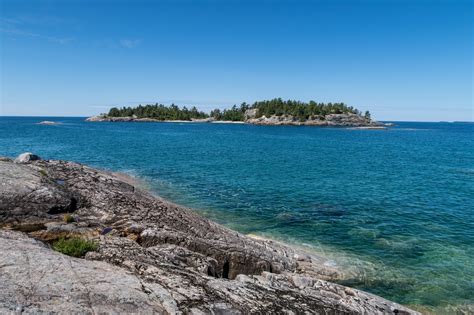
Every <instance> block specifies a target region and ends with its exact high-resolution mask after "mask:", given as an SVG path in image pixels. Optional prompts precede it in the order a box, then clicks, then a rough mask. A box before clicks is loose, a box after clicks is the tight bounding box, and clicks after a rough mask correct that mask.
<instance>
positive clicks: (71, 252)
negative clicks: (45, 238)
mask: <svg viewBox="0 0 474 315" xmlns="http://www.w3.org/2000/svg"><path fill="white" fill-rule="evenodd" d="M97 248H98V245H97V244H96V243H95V242H93V241H89V240H85V239H83V238H80V237H71V238H60V239H59V240H57V241H56V242H54V243H53V249H54V250H55V251H58V252H60V253H63V254H65V255H68V256H72V257H84V255H85V254H86V253H87V252H92V251H96V250H97Z"/></svg>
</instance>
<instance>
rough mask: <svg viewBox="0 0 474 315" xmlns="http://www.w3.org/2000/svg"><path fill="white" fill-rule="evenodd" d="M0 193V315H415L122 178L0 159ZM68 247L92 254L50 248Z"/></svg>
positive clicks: (313, 261)
mask: <svg viewBox="0 0 474 315" xmlns="http://www.w3.org/2000/svg"><path fill="white" fill-rule="evenodd" d="M0 183H1V186H0V226H1V229H0V251H1V252H2V254H3V255H0V268H1V272H0V292H2V293H0V313H11V312H25V313H39V312H42V313H89V314H96V313H158V314H249V313H260V314H262V313H266V314H267V313H272V314H294V313H297V314H301V313H311V314H418V313H416V312H415V311H412V310H410V309H408V308H406V307H404V306H401V305H399V304H396V303H393V302H390V301H388V300H385V299H383V298H381V297H378V296H375V295H373V294H369V293H365V292H362V291H359V290H355V289H351V288H348V287H344V286H341V285H338V284H334V283H331V282H329V281H328V280H331V279H335V278H337V276H338V275H337V272H336V271H334V270H332V269H329V268H327V267H325V266H324V265H323V264H321V262H320V261H319V260H318V259H317V257H314V256H312V255H310V254H308V253H304V252H301V251H298V250H296V249H294V248H291V247H288V246H286V245H283V244H280V243H278V242H273V241H270V240H264V239H254V238H250V237H247V236H245V235H242V234H240V233H237V232H235V231H231V230H229V229H226V228H224V227H222V226H220V225H218V224H216V223H214V222H211V221H209V220H207V219H205V218H202V217H200V216H199V215H197V214H196V213H195V212H193V211H191V210H190V209H186V208H184V207H181V206H178V205H175V204H173V203H170V202H168V201H166V200H163V199H161V198H159V197H156V196H154V195H151V194H150V193H148V192H147V191H145V190H143V189H141V188H139V187H138V186H137V185H135V184H134V183H133V181H130V180H126V179H124V178H123V177H122V176H117V175H115V174H112V173H109V172H105V171H100V170H96V169H93V168H90V167H87V166H84V165H81V164H78V163H74V162H66V161H53V160H48V161H45V160H41V159H40V158H39V157H38V156H36V155H33V154H29V153H26V154H23V155H21V156H20V157H18V158H17V159H16V160H15V161H13V160H11V159H9V158H0ZM65 215H68V216H70V217H71V218H73V220H71V221H70V222H69V221H68V222H66V221H65V220H64V216H65ZM72 236H77V237H82V238H84V239H88V240H92V241H94V242H96V243H97V244H98V249H97V250H96V251H90V252H88V253H87V254H86V255H85V257H83V258H73V257H69V256H66V255H63V254H61V253H58V252H56V251H54V250H53V249H52V248H51V245H50V244H51V242H52V241H54V240H57V239H59V238H68V237H72Z"/></svg>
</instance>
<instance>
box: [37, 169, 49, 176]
mask: <svg viewBox="0 0 474 315" xmlns="http://www.w3.org/2000/svg"><path fill="white" fill-rule="evenodd" d="M39 173H40V174H41V175H42V176H45V177H46V176H48V173H47V172H46V171H45V170H44V169H40V170H39Z"/></svg>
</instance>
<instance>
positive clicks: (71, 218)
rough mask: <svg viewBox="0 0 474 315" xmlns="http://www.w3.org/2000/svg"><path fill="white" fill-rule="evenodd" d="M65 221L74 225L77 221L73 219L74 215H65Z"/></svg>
mask: <svg viewBox="0 0 474 315" xmlns="http://www.w3.org/2000/svg"><path fill="white" fill-rule="evenodd" d="M63 220H64V222H66V223H72V222H74V221H75V220H74V217H73V216H72V215H70V214H65V215H64V216H63Z"/></svg>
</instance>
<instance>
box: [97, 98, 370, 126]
mask: <svg viewBox="0 0 474 315" xmlns="http://www.w3.org/2000/svg"><path fill="white" fill-rule="evenodd" d="M88 121H201V122H246V123H250V124H265V125H321V126H324V125H329V126H338V125H341V126H375V125H378V123H377V122H375V121H372V119H371V116H370V113H369V112H368V111H366V112H365V113H364V114H362V112H361V111H359V110H358V109H356V108H354V107H352V106H348V105H346V104H344V103H318V102H315V101H309V102H301V101H294V100H286V101H284V100H282V99H281V98H275V99H272V100H265V101H258V102H255V103H253V104H247V103H242V104H241V105H240V106H236V105H234V106H232V107H231V108H228V109H224V110H220V109H214V110H212V111H211V112H210V113H209V114H208V113H205V112H203V111H199V110H198V109H197V108H196V107H194V106H193V107H191V108H188V107H186V106H183V107H179V106H177V105H175V104H172V105H169V106H166V105H163V104H158V103H157V104H150V105H138V106H136V107H122V108H117V107H113V108H111V109H110V111H109V112H108V113H107V114H102V115H100V116H96V117H91V118H88Z"/></svg>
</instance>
